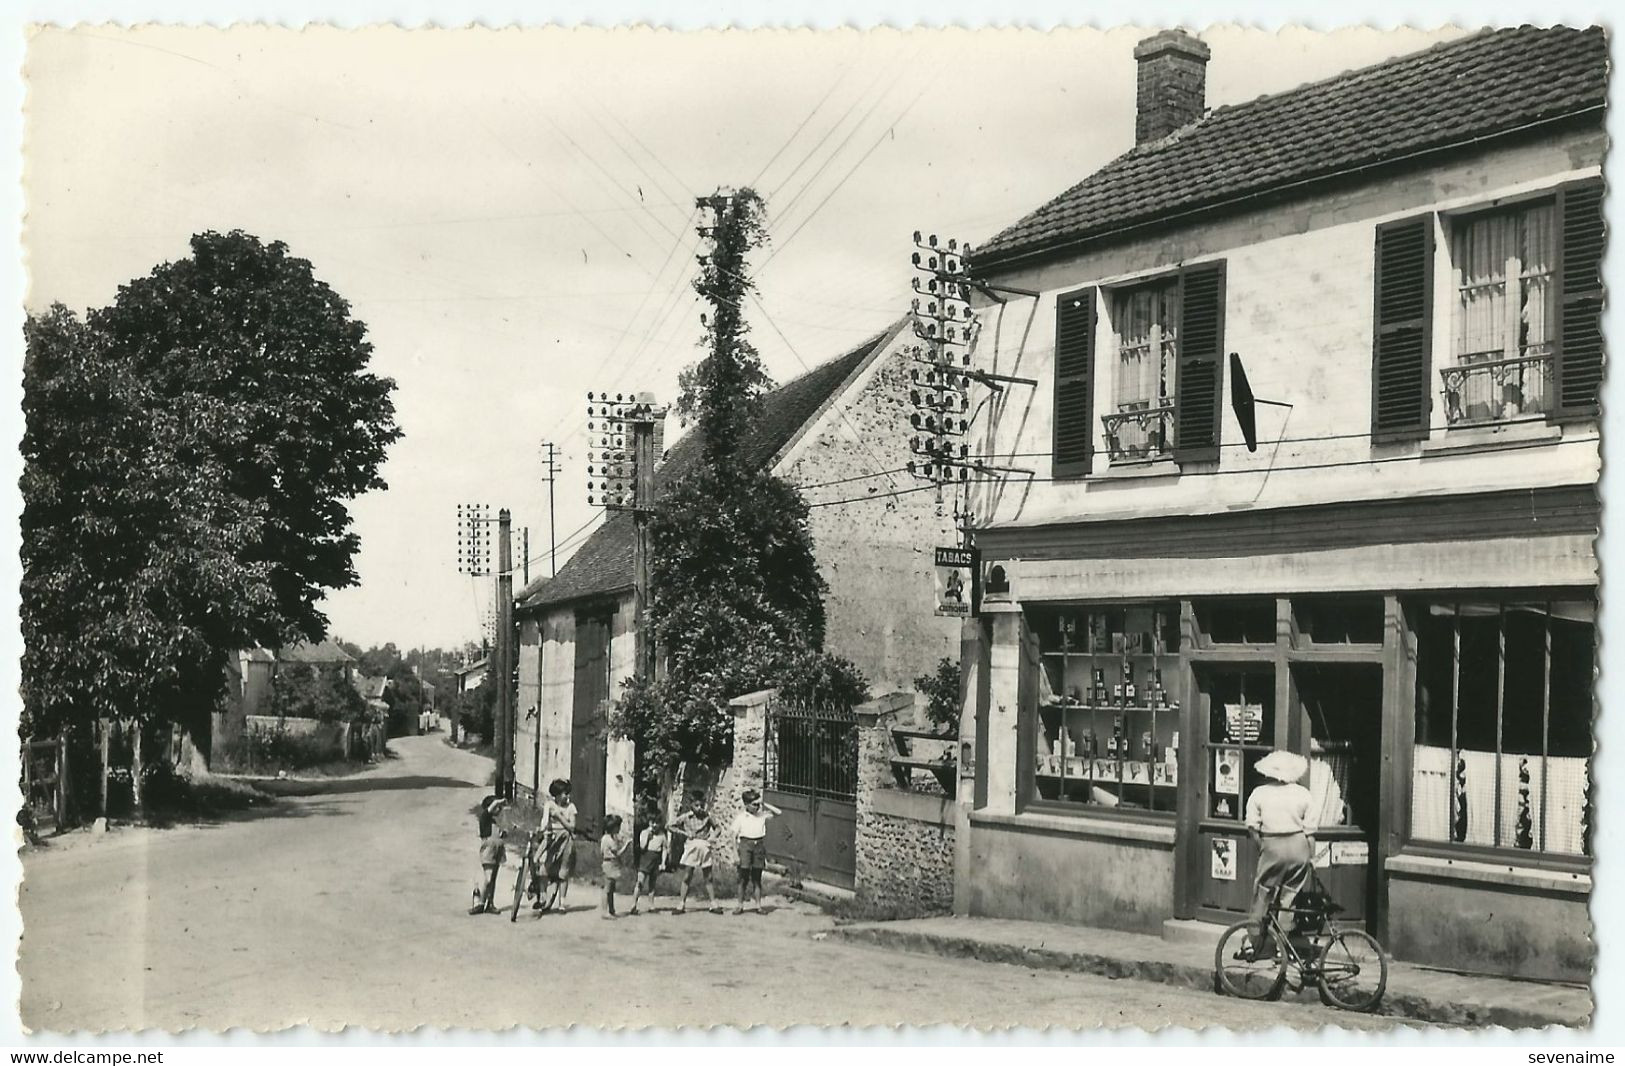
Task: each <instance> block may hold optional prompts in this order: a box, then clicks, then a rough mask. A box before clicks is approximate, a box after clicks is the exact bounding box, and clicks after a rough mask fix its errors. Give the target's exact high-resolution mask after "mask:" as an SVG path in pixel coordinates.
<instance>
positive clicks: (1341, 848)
mask: <svg viewBox="0 0 1625 1066" xmlns="http://www.w3.org/2000/svg"><path fill="white" fill-rule="evenodd" d="M1331 860H1332V865H1333V866H1364V865H1365V864H1366V863H1368V862H1370V861H1371V846H1370V845H1369V844H1367V843H1366V842H1365V841H1363V840H1334V841H1332V842H1331Z"/></svg>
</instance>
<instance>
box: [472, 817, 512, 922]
mask: <svg viewBox="0 0 1625 1066" xmlns="http://www.w3.org/2000/svg"><path fill="white" fill-rule="evenodd" d="M505 806H507V804H506V803H505V802H504V801H503V799H502V798H501V797H500V796H496V795H491V796H487V797H485V798H484V799H482V800H480V806H479V811H478V815H479V829H480V869H481V871H482V872H483V873H484V875H485V888H484V889H483V890H482V891H479V892H476V893H475V896H474V905H473V906H472V907H470V908H468V913H470V914H488V913H492V912H494V911H495V910H496V902H495V897H496V893H497V874H498V873H500V872H501V870H502V860H503V859H504V858H506V857H507V856H506V852H505V849H504V848H503V846H502V834H501V833H499V832H497V827H496V817H497V815H499V814H501V813H502V808H503V807H505Z"/></svg>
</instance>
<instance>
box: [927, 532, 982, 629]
mask: <svg viewBox="0 0 1625 1066" xmlns="http://www.w3.org/2000/svg"><path fill="white" fill-rule="evenodd" d="M977 554H978V553H977V551H976V549H975V548H938V549H937V558H936V562H937V567H936V573H937V614H938V615H940V616H942V617H944V618H974V617H976V571H977V562H978V560H977Z"/></svg>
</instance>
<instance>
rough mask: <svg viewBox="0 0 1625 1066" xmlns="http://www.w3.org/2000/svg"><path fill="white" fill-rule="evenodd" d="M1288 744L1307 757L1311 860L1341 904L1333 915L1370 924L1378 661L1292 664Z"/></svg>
mask: <svg viewBox="0 0 1625 1066" xmlns="http://www.w3.org/2000/svg"><path fill="white" fill-rule="evenodd" d="M1292 692H1293V703H1294V706H1295V711H1296V714H1297V721H1296V722H1295V723H1293V725H1294V728H1293V730H1292V732H1293V735H1294V747H1295V748H1296V750H1298V751H1300V752H1301V753H1302V754H1304V755H1305V756H1307V757H1308V759H1309V777H1308V778H1307V779H1306V780H1305V782H1304V784H1306V785H1308V786H1309V794H1310V804H1311V812H1310V813H1311V814H1312V815H1313V816H1314V817H1315V818H1316V820H1317V822H1318V824H1319V826H1320V828H1319V830H1318V831H1317V832H1316V834H1315V852H1316V854H1315V866H1316V872H1317V874H1318V875H1319V877H1320V880H1321V883H1322V884H1323V885H1324V886H1325V887H1326V889H1327V890H1328V891H1329V892H1330V893H1331V895H1332V898H1333V899H1335V900H1336V901H1337V902H1338V903H1339V904H1340V905H1341V906H1342V908H1343V910H1342V912H1341V915H1340V916H1341V917H1342V918H1344V919H1347V920H1349V921H1356V920H1359V921H1363V922H1366V923H1367V924H1369V923H1370V921H1371V919H1372V918H1373V917H1374V915H1373V913H1372V911H1373V907H1372V903H1373V901H1374V900H1375V899H1376V869H1375V866H1374V865H1373V863H1372V862H1371V855H1372V853H1373V852H1374V851H1375V850H1376V836H1377V826H1378V815H1379V800H1380V797H1381V783H1380V782H1381V766H1382V666H1381V664H1378V663H1295V664H1293V666H1292Z"/></svg>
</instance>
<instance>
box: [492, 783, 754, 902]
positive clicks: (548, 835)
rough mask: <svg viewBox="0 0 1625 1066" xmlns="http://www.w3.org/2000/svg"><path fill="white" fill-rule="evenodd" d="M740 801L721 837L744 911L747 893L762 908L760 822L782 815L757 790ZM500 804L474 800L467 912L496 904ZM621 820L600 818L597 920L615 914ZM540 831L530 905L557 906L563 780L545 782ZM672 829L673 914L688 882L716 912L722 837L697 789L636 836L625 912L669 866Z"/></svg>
mask: <svg viewBox="0 0 1625 1066" xmlns="http://www.w3.org/2000/svg"><path fill="white" fill-rule="evenodd" d="M739 798H740V803H741V805H742V806H743V808H744V809H743V810H741V811H740V812H739V814H738V815H737V816H736V817H735V818H734V820H733V824H732V825H731V826H730V827H729V829H728V831H727V833H726V834H725V835H726V836H729V837H732V838H733V840H734V841H735V846H736V847H737V849H738V863H737V869H738V872H739V897H738V900H737V902H736V903H735V904H734V913H735V914H740V913H743V911H744V909H745V904H746V903H747V902H748V901H750V900H751V899H752V898H754V899H755V900H756V909H757V910H761V908H762V871H763V869H764V868H765V867H766V865H767V845H766V838H767V820H768V819H769V818H771V817H773V816H774V815H777V814H780V813H782V812H781V811H780V810H779V809H778V808H777V807H775V806H773V805H772V804H770V803H764V802H763V800H762V794H761V793H760V792H758V791H757V790H756V789H753V788H748V789H745V791H744V792H743V793H742V794H741V795H740V797H739ZM505 805H506V801H505V800H502V799H501V798H499V797H497V796H487V797H486V798H485V799H484V800H483V801H482V802H481V803H480V808H479V833H480V866H481V868H482V871H483V873H484V881H483V891H482V892H481V893H480V894H479V898H477V899H476V900H475V903H474V906H473V907H471V908H470V909H469V913H470V914H481V913H485V912H488V911H493V910H495V909H496V908H495V906H494V897H495V893H496V882H497V874H498V872H499V871H500V870H501V867H502V864H503V862H504V861H505V859H506V854H505V849H504V848H503V845H502V838H501V835H500V834H499V833H498V832H497V830H496V819H497V817H498V815H500V813H501V811H502V808H503V807H504V806H505ZM623 825H624V822H623V820H622V819H621V817H620V816H619V815H614V814H612V815H609V816H608V817H606V818H605V819H604V834H603V836H602V837H601V838H600V839H599V842H598V850H599V854H600V856H601V865H602V873H603V878H604V884H603V895H602V899H601V903H600V911H601V915H602V917H604V918H614V917H616V913H615V891H616V887H617V885H618V884H619V882H620V880H621V878H622V877H623V876H624V875H625V872H626V869H625V863H626V861H627V859H628V853H629V852H631V851H632V843H633V841H632V837H631V835H630V834H628V835H626V836H622V834H621V829H622V827H623ZM539 832H540V833H541V841H540V851H539V854H538V862H537V866H538V873H539V880H540V881H542V882H543V883H542V884H538V885H533V886H532V890H531V891H532V895H533V896H534V897H535V899H536V903H535V908H536V909H537V910H541V911H547V910H551V909H555V908H559V907H562V905H563V900H564V896H565V893H566V892H567V891H568V889H569V882H570V877H571V875H572V873H573V871H574V866H575V844H574V836H575V833H576V808H575V805H574V804H572V803H571V802H570V783H569V782H568V781H564V780H558V781H554V782H553V783H552V785H550V786H549V787H548V801H547V803H546V804H545V806H544V807H543V809H542V827H541V829H540V830H539ZM674 834H675V835H680V836H681V838H682V848H681V851H680V852H677V853H676V860H677V862H676V866H677V869H678V870H679V871H680V876H681V880H680V881H679V886H680V887H679V896H678V904H677V913H678V914H682V913H685V912H686V911H687V910H688V896H689V892H690V891H692V890H693V888H694V885H695V882H699V883H700V884H701V885H703V886H704V888H705V897H706V902H707V907H708V909H709V910H711V911H712V912H714V913H720V912H721V910H722V908H721V907H719V906H717V896H716V887H715V885H714V883H713V880H712V870H713V868H714V867H715V864H716V861H715V859H716V857H715V852H714V848H715V845H716V843H717V842H718V838H719V836H722V835H724V834H722V833H721V831H720V829H719V827H718V826H717V824H716V822H715V820H714V819H713V818H712V817H711V815H710V813H709V812H708V811H707V810H706V809H705V796H704V794H703V793H699V792H696V793H693V794H692V795H690V796H689V798H688V800H687V802H686V803H685V804H684V805H683V807H682V810H681V811H680V812H679V814H678V816H677V817H676V818H675V819H673V820H672V823H671V826H670V827H669V828H668V827H667V826H666V825H665V824H664V821H663V820H662V819H661V818H660V817H659V816H658V815H656V816H654V817H653V818H651V820H650V821H649V824H648V825H646V826H645V827H644V829H643V832H642V833H640V834H638V837H637V871H636V874H637V876H636V878H635V880H634V882H633V889H632V907H631V909H630V910H628V911H627V914H628V915H633V914H637V913H639V910H638V905H639V903H640V902H641V901H642V899H643V897H644V896H649V897H650V898H651V899H653V897H654V895H655V880H656V878H658V877H659V876H660V872H661V871H662V870H664V869H668V868H670V866H671V860H672V857H673V853H674V852H673V836H674Z"/></svg>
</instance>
